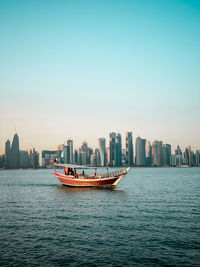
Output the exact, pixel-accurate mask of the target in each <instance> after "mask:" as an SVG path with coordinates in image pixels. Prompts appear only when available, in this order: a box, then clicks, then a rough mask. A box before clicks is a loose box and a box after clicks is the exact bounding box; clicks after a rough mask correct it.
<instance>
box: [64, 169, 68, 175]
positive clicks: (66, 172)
mask: <svg viewBox="0 0 200 267" xmlns="http://www.w3.org/2000/svg"><path fill="white" fill-rule="evenodd" d="M64 171H65V175H68V167H65V168H64Z"/></svg>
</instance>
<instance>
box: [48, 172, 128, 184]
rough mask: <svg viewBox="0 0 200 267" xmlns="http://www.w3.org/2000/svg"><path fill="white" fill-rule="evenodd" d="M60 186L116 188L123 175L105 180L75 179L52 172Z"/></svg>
mask: <svg viewBox="0 0 200 267" xmlns="http://www.w3.org/2000/svg"><path fill="white" fill-rule="evenodd" d="M53 173H54V174H55V175H56V177H57V178H58V180H59V181H60V183H61V184H63V185H66V186H74V187H91V186H93V187H107V186H116V185H117V184H118V183H119V181H120V180H121V179H122V178H123V177H124V175H125V174H121V175H119V176H116V177H107V178H93V179H88V178H85V179H84V178H75V177H74V176H67V175H64V174H60V173H57V172H53Z"/></svg>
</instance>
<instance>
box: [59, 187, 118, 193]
mask: <svg viewBox="0 0 200 267" xmlns="http://www.w3.org/2000/svg"><path fill="white" fill-rule="evenodd" d="M55 191H56V193H69V192H74V193H76V192H77V193H80V192H88V191H112V192H117V193H123V190H120V189H119V188H117V187H115V186H112V187H111V186H110V187H70V186H64V185H61V186H59V187H57V188H56V189H55Z"/></svg>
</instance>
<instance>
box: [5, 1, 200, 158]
mask: <svg viewBox="0 0 200 267" xmlns="http://www.w3.org/2000/svg"><path fill="white" fill-rule="evenodd" d="M0 107H1V108H0V128H1V129H0V152H1V153H3V151H4V142H5V140H6V139H7V138H10V139H11V138H12V137H13V133H14V128H15V127H16V128H17V132H18V134H19V136H20V144H21V148H23V149H25V148H28V147H29V146H34V147H36V149H38V150H40V149H45V148H50V149H54V148H55V146H56V145H57V144H59V143H63V142H64V141H65V139H66V138H68V137H71V138H73V139H74V142H75V144H77V145H79V144H80V143H81V142H82V141H83V140H87V141H88V143H89V144H90V145H91V146H92V147H95V146H97V138H99V137H106V138H107V137H108V133H109V132H110V131H116V132H117V131H119V132H121V133H122V134H124V132H125V131H127V130H131V131H133V136H134V138H136V137H137V136H138V135H140V136H141V137H143V138H147V139H148V140H150V141H153V140H155V139H159V140H163V141H164V142H165V143H171V144H172V145H173V146H175V145H177V144H180V145H181V146H182V147H183V148H184V147H185V146H187V145H192V148H193V149H197V148H200V137H199V136H200V134H199V133H200V1H193V0H188V1H184V0H182V1H178V0H177V1H176V0H163V1H162V0H157V1H156V0H155V1H153V0H137V1H134V0H132V1H127V0H123V1H117V0H115V1H111V0H109V1H103V0H101V1H100V0H99V1H95V0H93V1H84V0H82V1H76V0H71V1H69V0H54V1H51V0H48V1H43V0H34V1H32V0H29V1H26V0H25V1H21V0H17V1H16V0H14V1H12V0H9V1H8V0H0Z"/></svg>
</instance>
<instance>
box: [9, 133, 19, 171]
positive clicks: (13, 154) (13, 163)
mask: <svg viewBox="0 0 200 267" xmlns="http://www.w3.org/2000/svg"><path fill="white" fill-rule="evenodd" d="M9 167H10V168H11V169H18V168H20V154H19V137H18V135H17V134H15V135H14V138H13V141H12V146H11V150H10V166H9Z"/></svg>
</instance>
